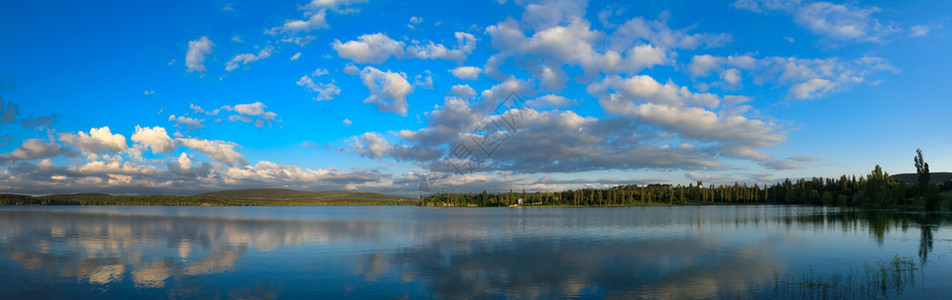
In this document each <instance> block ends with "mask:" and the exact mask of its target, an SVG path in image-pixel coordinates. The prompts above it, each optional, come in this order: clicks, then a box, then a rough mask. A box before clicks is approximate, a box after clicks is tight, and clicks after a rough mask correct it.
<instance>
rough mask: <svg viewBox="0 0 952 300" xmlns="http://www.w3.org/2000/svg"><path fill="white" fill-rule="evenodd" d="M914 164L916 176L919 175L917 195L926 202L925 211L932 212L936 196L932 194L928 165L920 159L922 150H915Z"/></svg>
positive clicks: (936, 200)
mask: <svg viewBox="0 0 952 300" xmlns="http://www.w3.org/2000/svg"><path fill="white" fill-rule="evenodd" d="M912 159H913V161H915V163H916V175H919V176H918V177H917V179H918V180H919V193H920V195H922V196H923V197H925V200H926V209H927V210H934V209H935V208H936V206H937V204H938V200H939V199H938V198H939V197H938V195H934V193H932V191H933V190H935V189H933V188H932V184H931V182H930V181H932V175H931V174H929V163H926V161H925V160H924V159H923V158H922V149H916V156H915V157H913V158H912Z"/></svg>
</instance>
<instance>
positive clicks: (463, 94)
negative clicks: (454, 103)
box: [449, 84, 476, 99]
mask: <svg viewBox="0 0 952 300" xmlns="http://www.w3.org/2000/svg"><path fill="white" fill-rule="evenodd" d="M449 94H450V95H453V96H456V97H459V98H461V99H469V98H472V97H474V96H476V90H474V89H473V88H472V87H470V86H469V85H465V84H457V85H454V86H453V87H452V88H450V92H449Z"/></svg>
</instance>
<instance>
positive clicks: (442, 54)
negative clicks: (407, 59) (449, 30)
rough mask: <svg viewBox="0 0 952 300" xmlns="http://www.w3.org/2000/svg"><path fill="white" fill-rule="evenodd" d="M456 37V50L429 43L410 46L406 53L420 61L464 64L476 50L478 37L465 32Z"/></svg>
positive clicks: (457, 34) (457, 33)
mask: <svg viewBox="0 0 952 300" xmlns="http://www.w3.org/2000/svg"><path fill="white" fill-rule="evenodd" d="M454 35H455V36H456V43H457V46H456V48H454V49H449V48H447V47H446V46H443V44H435V43H433V42H428V43H426V45H423V46H417V45H413V46H409V47H407V49H406V52H407V54H409V55H411V56H414V57H416V58H419V59H446V60H451V61H455V62H457V63H462V62H463V61H465V60H466V57H467V56H468V55H469V54H470V53H472V52H473V50H474V49H476V36H474V35H472V34H469V33H465V32H456V33H455V34H454Z"/></svg>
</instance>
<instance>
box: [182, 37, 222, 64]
mask: <svg viewBox="0 0 952 300" xmlns="http://www.w3.org/2000/svg"><path fill="white" fill-rule="evenodd" d="M214 46H215V43H212V41H211V40H209V39H208V37H206V36H203V37H201V38H200V39H197V40H194V41H189V42H188V50H187V51H186V52H185V66H186V67H188V71H189V72H192V71H199V72H205V71H208V69H206V68H205V56H206V55H209V54H211V53H212V47H214Z"/></svg>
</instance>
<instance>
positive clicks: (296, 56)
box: [291, 52, 301, 61]
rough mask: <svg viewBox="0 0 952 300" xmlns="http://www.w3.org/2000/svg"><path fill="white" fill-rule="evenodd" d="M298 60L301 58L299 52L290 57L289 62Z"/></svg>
mask: <svg viewBox="0 0 952 300" xmlns="http://www.w3.org/2000/svg"><path fill="white" fill-rule="evenodd" d="M298 58H301V52H298V53H294V55H292V56H291V61H295V60H298Z"/></svg>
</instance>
